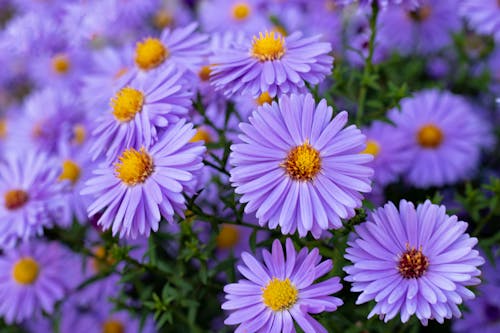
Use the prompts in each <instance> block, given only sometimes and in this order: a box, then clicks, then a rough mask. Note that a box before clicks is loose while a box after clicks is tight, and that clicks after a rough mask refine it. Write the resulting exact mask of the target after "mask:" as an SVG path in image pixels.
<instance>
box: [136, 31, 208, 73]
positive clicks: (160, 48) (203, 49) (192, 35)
mask: <svg viewBox="0 0 500 333" xmlns="http://www.w3.org/2000/svg"><path fill="white" fill-rule="evenodd" d="M197 28H198V24H196V23H192V24H190V25H188V26H186V27H183V28H176V29H173V30H170V29H169V28H167V29H165V30H164V31H163V32H162V34H161V36H160V38H153V37H148V38H145V39H143V40H142V41H140V42H138V43H137V45H136V49H135V58H134V60H135V64H136V68H137V69H138V70H139V72H147V71H150V70H153V69H157V68H160V66H161V67H163V66H162V65H164V64H169V63H172V64H174V65H175V66H176V67H180V68H182V69H188V70H190V71H191V72H193V73H196V72H197V70H198V69H199V68H200V66H201V65H202V64H203V60H204V59H205V57H206V56H207V55H208V49H207V45H206V42H207V41H208V36H207V35H204V34H200V33H198V32H196V29H197ZM162 70H163V69H162Z"/></svg>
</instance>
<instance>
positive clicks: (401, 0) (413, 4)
mask: <svg viewBox="0 0 500 333" xmlns="http://www.w3.org/2000/svg"><path fill="white" fill-rule="evenodd" d="M332 1H333V3H334V4H336V5H343V6H345V5H350V4H355V3H358V4H359V5H361V6H368V5H371V4H372V3H373V2H374V1H373V0H332ZM421 1H422V0H376V2H377V3H378V5H379V6H381V7H382V8H386V7H392V6H402V7H405V8H417V7H418V6H420V4H421Z"/></svg>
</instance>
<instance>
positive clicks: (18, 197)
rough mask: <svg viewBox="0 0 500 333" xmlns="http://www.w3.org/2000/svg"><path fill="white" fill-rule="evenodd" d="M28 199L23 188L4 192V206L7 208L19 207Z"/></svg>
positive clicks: (14, 208)
mask: <svg viewBox="0 0 500 333" xmlns="http://www.w3.org/2000/svg"><path fill="white" fill-rule="evenodd" d="M28 200H29V196H28V193H27V192H26V191H24V190H20V189H14V190H9V191H7V192H5V194H4V201H5V208H7V209H8V210H16V209H18V208H21V207H23V206H24V205H25V204H26V203H27V202H28Z"/></svg>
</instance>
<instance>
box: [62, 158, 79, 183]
mask: <svg viewBox="0 0 500 333" xmlns="http://www.w3.org/2000/svg"><path fill="white" fill-rule="evenodd" d="M80 173H81V169H80V166H79V165H78V164H76V163H75V162H74V161H72V160H69V159H68V160H64V162H63V165H62V172H61V175H60V176H59V180H69V181H70V182H71V183H72V184H75V183H76V182H77V181H78V179H80Z"/></svg>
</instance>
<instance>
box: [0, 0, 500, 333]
mask: <svg viewBox="0 0 500 333" xmlns="http://www.w3.org/2000/svg"><path fill="white" fill-rule="evenodd" d="M353 2H355V3H356V4H354V5H353V4H352V3H353ZM193 8H196V10H193ZM0 10H2V11H4V12H5V13H7V14H8V15H7V16H11V17H5V18H0V20H5V25H4V27H3V29H2V30H1V31H0V49H2V50H4V51H2V53H1V54H0V64H1V65H0V67H1V68H2V69H3V71H2V73H1V74H0V110H1V115H0V116H1V120H0V150H1V159H0V198H1V199H0V200H1V202H0V217H1V220H2V223H0V249H1V251H2V254H1V256H0V277H1V278H0V316H2V317H3V319H4V320H5V322H7V323H24V324H25V326H26V329H28V330H33V331H36V332H42V331H46V332H49V331H51V323H50V321H49V320H48V319H47V318H46V317H42V316H41V314H42V311H43V312H45V313H46V314H52V313H54V311H55V304H56V302H58V301H60V300H62V299H65V301H64V303H63V305H62V306H61V309H60V311H61V313H62V316H61V322H60V323H59V325H60V328H61V331H63V332H66V331H69V330H70V329H71V330H73V331H75V330H76V332H80V331H82V332H83V331H85V332H87V333H93V332H105V333H111V332H125V328H126V329H127V332H138V331H139V326H141V327H142V328H143V331H144V332H153V331H155V329H154V327H153V322H152V318H149V320H147V321H146V322H145V323H140V322H139V320H138V318H135V317H133V316H131V315H130V314H129V313H126V312H114V311H112V310H113V306H112V303H110V302H109V300H108V299H109V298H110V297H113V296H116V295H117V290H116V284H117V283H118V281H119V279H120V270H121V265H120V264H119V263H118V264H117V263H114V262H113V259H112V257H111V256H110V255H109V253H107V251H106V250H105V249H104V248H103V247H102V243H101V240H100V236H99V235H100V234H101V233H102V232H106V231H108V230H109V231H111V233H112V235H113V236H117V237H118V238H119V239H120V240H119V241H120V244H124V245H125V244H128V245H134V251H133V252H134V253H133V255H134V256H135V257H136V258H137V260H138V261H141V260H147V258H144V252H145V248H146V246H147V237H148V236H150V233H151V231H153V232H157V231H158V230H160V228H162V229H163V230H167V232H176V231H177V229H176V224H177V222H178V221H179V219H184V218H185V216H186V215H187V213H186V209H188V201H189V200H190V198H192V197H193V196H195V197H196V200H197V202H198V203H199V205H200V207H202V208H203V209H204V210H206V211H211V212H213V214H214V215H217V216H225V217H226V218H225V220H227V221H231V219H233V218H234V216H232V215H231V213H228V212H227V210H226V209H225V208H226V207H225V206H224V204H223V203H222V202H221V201H220V193H218V192H219V191H220V188H218V187H217V186H215V185H214V183H215V182H214V179H215V178H216V179H218V181H219V182H220V183H225V184H228V183H230V184H231V186H232V187H233V188H234V192H235V193H236V194H238V195H239V202H240V204H241V205H242V206H243V205H244V213H245V219H246V221H247V222H248V224H250V225H251V224H253V225H255V226H260V227H268V228H269V229H271V230H273V229H279V231H280V232H281V233H282V234H284V235H292V234H295V233H297V234H298V236H299V237H301V238H305V237H309V235H312V237H313V238H315V239H325V238H328V237H331V234H330V233H329V230H334V229H340V228H342V227H343V223H344V221H346V220H348V219H351V218H353V217H354V216H356V214H357V210H358V209H361V208H362V207H363V200H364V199H365V195H366V196H367V198H368V199H369V200H370V201H372V202H373V203H375V204H376V205H381V204H382V203H383V201H385V199H383V190H384V188H385V187H386V186H387V185H388V184H390V183H393V182H396V181H398V180H401V179H402V181H403V182H404V183H405V184H408V185H409V186H413V187H417V188H428V187H431V186H436V187H441V186H445V185H451V184H455V183H457V182H459V181H462V180H465V179H467V178H469V177H471V176H474V173H475V172H476V170H477V168H478V166H479V163H480V161H481V155H482V152H483V151H484V150H488V149H491V147H492V146H493V144H494V136H493V130H492V126H491V123H490V119H488V118H487V117H486V113H485V112H483V110H482V109H481V107H480V106H478V105H477V103H475V101H471V100H468V99H466V98H465V97H463V96H460V95H455V94H453V93H451V92H449V91H445V90H438V89H435V88H432V89H425V90H421V91H416V92H413V95H412V96H411V97H406V98H404V99H402V100H401V102H400V106H399V107H398V108H394V109H391V110H389V111H388V112H387V114H386V117H385V118H386V119H387V120H388V121H389V122H385V121H384V122H382V121H379V120H377V121H374V122H372V123H371V125H370V126H369V127H366V128H365V127H361V128H358V127H357V126H355V125H349V124H348V117H349V114H348V112H346V111H342V112H338V113H336V112H334V109H333V108H332V107H331V106H329V105H328V104H327V101H326V99H319V98H315V96H313V94H311V93H310V88H311V87H313V86H318V87H319V91H320V93H321V91H324V90H325V89H327V88H328V87H329V86H330V85H331V82H330V81H329V80H330V76H331V74H332V69H333V62H334V57H333V55H337V54H339V56H340V55H342V57H345V60H346V61H347V62H348V63H349V64H351V65H352V66H353V67H360V66H363V64H364V61H365V57H369V58H371V57H372V56H373V61H374V62H377V63H379V62H382V61H384V60H385V59H387V58H388V57H389V56H390V54H391V53H392V52H399V53H401V54H425V55H428V54H431V53H433V52H435V51H438V50H441V49H442V48H443V47H445V46H447V45H449V44H450V43H451V42H452V34H453V33H454V32H458V31H459V30H461V29H462V23H461V19H462V18H464V19H465V20H466V21H467V22H468V23H469V25H470V28H471V29H473V30H474V31H476V32H477V33H481V34H491V35H492V36H493V39H495V40H496V41H497V42H499V43H498V44H499V45H500V3H499V2H498V1H496V0H481V1H477V0H476V1H473V0H463V1H460V2H457V1H453V0H446V1H445V0H441V1H432V0H406V1H405V0H392V1H391V0H385V1H383V0H381V1H346V0H339V1H335V0H310V1H305V0H304V1H302V0H293V1H287V2H283V1H261V0H244V1H239V0H205V1H200V2H199V3H196V6H194V5H193V4H188V3H187V2H183V1H165V2H164V1H160V0H152V1H142V0H129V1H120V0H106V1H101V0H90V1H74V2H66V1H64V0H52V1H45V2H39V1H27V0H3V1H2V0H0ZM374 11H380V13H379V15H378V20H377V21H376V22H375V23H376V24H375V25H373V24H372V25H370V16H371V15H374ZM270 18H272V19H270ZM194 22H199V23H194ZM312 23H314V24H312ZM344 28H345V29H344ZM372 29H376V30H377V31H378V34H377V35H376V39H375V40H374V41H373V40H371V36H373V31H372ZM343 30H345V32H346V34H347V36H346V39H347V40H348V41H349V47H346V46H345V45H344V42H343V39H342V37H341V36H342V31H343ZM299 31H301V32H299ZM409 36H411V38H410V37H409ZM373 42H375V45H376V47H375V49H374V50H373V49H370V45H371V46H372V47H373ZM433 60H434V62H433V64H434V65H435V66H434V67H431V68H429V73H430V75H433V76H435V77H439V76H440V75H441V73H442V72H443V71H447V70H449V69H447V68H443V66H438V65H440V64H441V65H442V58H440V57H439V56H436V57H435V59H433ZM440 60H441V62H439V61H440ZM499 63H500V47H498V48H497V50H496V51H494V52H493V53H492V55H491V58H489V59H488V61H487V62H485V64H484V66H483V68H489V67H491V68H495V71H493V72H492V73H493V75H500V72H499V71H498V64H499ZM445 67H446V66H445ZM477 70H478V71H479V70H480V69H479V68H478V69H477ZM495 80H496V81H495ZM493 81H494V82H496V84H495V83H493V84H492V86H491V89H492V91H493V92H498V91H500V89H499V87H500V77H493ZM228 102H229V103H228ZM228 105H233V106H234V108H232V107H230V106H228ZM457 129H459V130H457ZM220 142H233V143H232V145H231V146H230V154H229V157H228V159H229V163H230V165H231V168H230V170H229V171H227V172H222V171H226V170H225V169H224V170H222V171H221V170H220V168H211V167H209V166H214V165H215V166H216V165H217V163H218V161H221V160H222V159H223V158H222V155H223V154H224V153H225V152H223V151H222V150H221V149H220V147H221V146H220V145H218V143H220ZM209 144H214V147H216V148H211V146H210V145H209ZM209 153H210V154H209ZM203 162H205V164H204V163H203ZM162 221H166V222H168V223H164V222H162ZM73 223H80V224H83V225H88V226H90V228H88V232H87V234H86V239H85V240H84V243H85V246H86V247H87V248H89V249H91V250H90V251H89V252H90V255H89V254H88V253H85V254H77V253H75V252H72V251H71V250H70V249H69V248H67V247H66V246H65V245H63V243H62V242H56V241H54V240H50V239H51V238H50V237H49V236H48V235H47V230H52V231H53V230H69V228H71V226H72V225H73ZM467 228H468V224H467V223H465V222H462V221H459V220H458V218H457V217H456V216H454V215H453V216H449V215H447V213H446V209H445V207H444V206H439V205H435V204H432V203H431V202H430V201H426V202H424V203H422V204H419V205H417V207H415V205H414V204H412V203H411V202H408V201H406V200H402V201H401V202H399V207H396V205H395V204H393V203H391V202H389V203H387V204H385V205H384V206H382V207H380V208H378V209H376V210H374V211H373V212H370V213H369V216H368V218H367V221H365V222H363V223H361V224H359V225H356V226H355V230H354V232H353V233H352V234H351V235H350V241H349V242H348V248H347V250H346V254H345V258H346V259H348V260H349V261H350V262H351V263H352V265H351V266H347V267H343V270H344V271H345V272H346V274H347V276H346V277H345V280H346V281H349V282H351V283H352V288H351V291H353V292H361V294H360V295H359V296H358V299H357V303H358V304H361V303H364V302H369V301H375V305H374V306H373V309H372V311H371V313H370V314H369V316H370V317H371V316H373V315H379V316H380V318H382V319H384V320H385V321H389V320H390V319H392V318H394V317H396V316H397V315H398V314H399V315H400V317H401V321H403V322H406V321H408V319H409V318H410V317H411V316H412V315H415V316H416V317H417V318H418V319H419V320H420V321H421V322H422V323H423V324H427V322H428V320H436V321H438V322H440V323H442V322H443V321H444V319H445V318H446V319H449V318H452V317H453V316H455V317H459V316H460V315H461V311H460V309H459V307H458V305H459V304H461V303H462V302H463V301H464V300H470V299H473V298H474V294H473V293H472V291H471V290H469V289H468V287H469V286H472V285H476V284H478V283H480V279H479V276H480V274H481V271H480V270H479V269H478V267H479V266H481V265H482V264H483V263H484V259H483V258H482V256H481V255H480V253H479V251H477V250H476V249H475V246H476V244H477V239H476V238H474V237H470V236H469V235H468V234H467ZM201 229H203V230H202V231H201V232H200V239H203V238H207V237H206V234H207V233H210V232H216V233H217V234H218V236H217V240H216V242H217V248H218V250H219V251H220V255H221V258H222V257H225V256H227V255H229V253H230V252H232V253H234V254H235V255H236V256H237V257H239V259H240V261H239V264H238V266H237V268H238V271H239V273H241V277H242V280H240V281H238V282H237V283H231V284H227V285H226V287H225V288H224V292H225V298H226V300H225V302H223V304H222V309H224V310H227V311H228V313H229V314H228V317H227V319H226V320H225V323H226V324H227V325H238V327H237V328H236V332H287V333H288V332H295V328H294V322H295V323H297V324H298V325H299V326H300V327H301V329H302V330H303V331H304V332H327V330H326V329H325V328H324V327H323V326H322V325H321V324H320V323H319V322H318V321H317V320H316V319H315V318H313V316H311V314H313V315H314V314H318V313H321V312H325V311H326V312H332V311H335V310H336V309H337V308H338V307H339V306H341V305H342V304H343V302H342V300H341V299H339V298H336V297H333V296H331V295H332V294H334V293H336V292H338V291H339V290H340V289H341V288H342V285H341V284H340V278H339V277H332V276H331V274H330V273H331V271H332V267H333V264H332V261H331V260H325V261H322V257H321V256H320V254H319V251H318V249H316V248H315V249H312V250H309V249H308V248H307V247H304V248H302V249H300V250H299V251H298V252H297V251H296V248H295V245H294V243H293V242H292V241H291V239H289V238H287V239H286V244H285V249H286V251H284V250H283V246H282V244H281V243H280V241H279V240H277V239H276V240H274V242H273V243H272V251H271V252H269V251H267V250H263V251H262V255H261V256H260V257H259V256H253V255H251V254H250V253H249V252H245V251H247V250H248V249H249V237H250V232H251V226H250V227H249V226H245V227H243V226H240V225H237V223H236V222H235V225H233V224H229V223H228V224H222V225H221V226H220V228H219V229H218V230H212V231H210V230H207V228H206V226H203V227H202V228H201ZM63 232H64V231H63ZM44 233H45V235H44ZM203 233H205V235H203ZM49 235H50V232H49ZM259 237H262V238H267V237H269V234H268V233H266V232H265V231H263V232H261V233H260V234H259ZM284 252H286V258H285V254H284ZM110 266H113V267H114V268H115V269H116V271H115V272H114V273H112V274H110V275H108V276H106V277H105V278H103V279H100V280H99V281H96V282H94V283H91V284H88V285H87V284H86V283H84V282H85V281H87V280H88V279H91V278H92V277H94V276H96V275H99V274H100V273H102V272H103V271H106V270H107V269H108V268H109V267H110ZM488 269H489V270H490V271H493V270H494V268H492V267H489V268H488ZM325 275H328V277H327V278H323V277H324V276H325ZM494 275H495V274H494V273H490V275H489V276H493V277H494ZM318 279H320V280H321V281H320V282H316V280H318ZM491 279H493V278H491ZM82 284H83V285H82ZM492 285H493V283H492ZM492 288H493V287H492ZM496 288H498V286H497V287H496ZM484 289H485V290H484V291H483V293H484V294H485V295H487V294H488V290H487V286H485V287H484ZM484 298H485V300H484V303H485V304H486V305H487V306H490V307H493V306H496V307H497V309H498V307H499V306H500V304H495V303H494V301H495V300H494V299H493V300H491V299H487V297H486V296H485V297H484ZM497 301H498V300H497ZM478 309H479V308H478ZM478 311H479V310H478ZM481 315H484V316H487V315H488V314H481ZM471 316H473V314H471ZM474 318H476V317H474ZM28 319H29V322H26V320H28ZM467 327H468V326H467V325H466V324H462V323H457V324H456V330H457V331H466V330H467Z"/></svg>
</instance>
